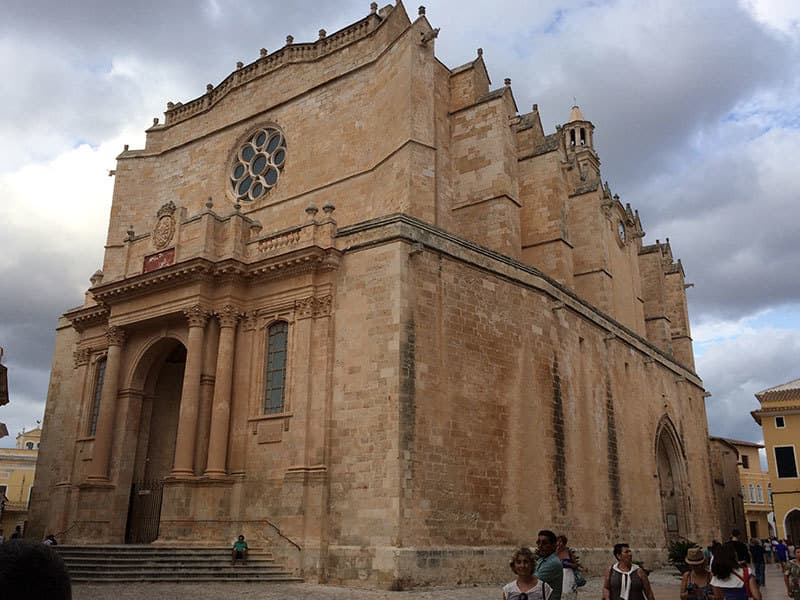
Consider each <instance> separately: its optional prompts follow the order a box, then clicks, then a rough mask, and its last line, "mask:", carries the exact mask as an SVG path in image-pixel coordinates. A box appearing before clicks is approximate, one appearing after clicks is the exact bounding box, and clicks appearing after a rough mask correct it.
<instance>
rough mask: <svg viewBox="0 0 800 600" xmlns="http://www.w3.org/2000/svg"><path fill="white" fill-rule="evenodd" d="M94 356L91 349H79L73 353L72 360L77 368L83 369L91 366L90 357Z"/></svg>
mask: <svg viewBox="0 0 800 600" xmlns="http://www.w3.org/2000/svg"><path fill="white" fill-rule="evenodd" d="M91 354H92V349H91V348H78V349H77V350H75V351H74V352H73V353H72V360H73V361H74V363H75V368H76V369H77V368H78V367H82V366H84V365H87V364H89V356H91Z"/></svg>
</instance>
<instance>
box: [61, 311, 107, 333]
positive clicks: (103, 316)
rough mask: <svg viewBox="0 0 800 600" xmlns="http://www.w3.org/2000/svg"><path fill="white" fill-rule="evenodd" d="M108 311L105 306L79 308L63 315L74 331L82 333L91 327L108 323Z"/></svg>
mask: <svg viewBox="0 0 800 600" xmlns="http://www.w3.org/2000/svg"><path fill="white" fill-rule="evenodd" d="M108 314H109V311H108V309H107V308H106V307H105V306H100V305H97V304H95V305H94V306H87V307H80V308H76V309H74V310H70V311H67V312H66V313H64V317H66V318H67V319H68V320H69V322H70V323H71V324H72V326H73V327H74V328H75V330H76V331H78V332H79V333H80V332H83V331H85V330H86V329H88V328H89V327H91V326H93V325H101V324H103V323H105V322H106V321H108Z"/></svg>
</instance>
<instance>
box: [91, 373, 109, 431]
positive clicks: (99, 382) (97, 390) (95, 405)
mask: <svg viewBox="0 0 800 600" xmlns="http://www.w3.org/2000/svg"><path fill="white" fill-rule="evenodd" d="M105 377H106V359H105V358H102V359H100V360H99V361H97V367H96V375H95V378H94V397H93V398H92V414H91V421H89V435H90V436H91V435H94V434H95V433H97V415H99V414H100V396H102V395H103V380H104V379H105Z"/></svg>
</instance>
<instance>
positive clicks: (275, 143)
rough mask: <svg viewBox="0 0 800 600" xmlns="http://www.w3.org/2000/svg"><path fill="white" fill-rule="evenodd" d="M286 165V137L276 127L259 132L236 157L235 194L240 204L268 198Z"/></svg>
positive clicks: (232, 180)
mask: <svg viewBox="0 0 800 600" xmlns="http://www.w3.org/2000/svg"><path fill="white" fill-rule="evenodd" d="M285 163H286V138H284V137H283V134H282V133H281V132H280V131H278V130H277V129H275V128H274V127H264V128H262V129H258V130H257V131H255V132H254V133H253V134H252V135H251V136H250V137H248V138H247V140H246V141H245V142H244V143H243V144H242V146H241V148H239V151H238V152H237V153H236V155H235V156H234V157H233V163H232V164H231V170H230V184H231V191H232V192H233V195H234V197H235V198H236V200H237V201H238V202H251V201H253V200H258V199H259V198H261V197H262V196H264V195H265V194H266V193H267V192H268V191H269V190H270V189H271V188H272V187H273V186H274V185H275V184H276V183H277V182H278V177H279V176H280V174H281V172H282V171H283V165H284V164H285Z"/></svg>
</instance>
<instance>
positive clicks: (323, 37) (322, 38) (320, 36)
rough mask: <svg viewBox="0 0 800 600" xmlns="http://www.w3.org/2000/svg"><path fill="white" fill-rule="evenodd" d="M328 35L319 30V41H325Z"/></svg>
mask: <svg viewBox="0 0 800 600" xmlns="http://www.w3.org/2000/svg"><path fill="white" fill-rule="evenodd" d="M326 35H328V34H327V33H326V31H325V30H324V29H320V30H319V39H321V40H324V39H325V36H326Z"/></svg>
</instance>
